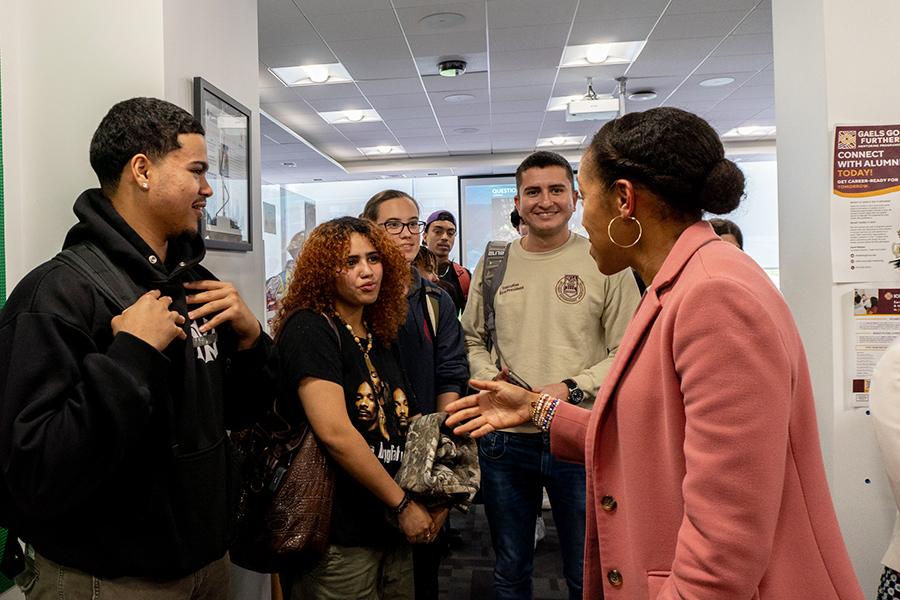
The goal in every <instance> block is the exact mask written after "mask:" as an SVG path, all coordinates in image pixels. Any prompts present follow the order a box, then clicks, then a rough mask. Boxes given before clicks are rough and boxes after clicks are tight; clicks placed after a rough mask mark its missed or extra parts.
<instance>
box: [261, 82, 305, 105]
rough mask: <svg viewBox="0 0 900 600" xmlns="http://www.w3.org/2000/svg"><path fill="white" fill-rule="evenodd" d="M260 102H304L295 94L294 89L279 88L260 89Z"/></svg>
mask: <svg viewBox="0 0 900 600" xmlns="http://www.w3.org/2000/svg"><path fill="white" fill-rule="evenodd" d="M259 101H260V103H262V104H266V103H270V102H303V100H302V99H301V98H300V97H299V96H298V95H297V94H296V92H294V88H289V87H284V86H283V85H282V86H278V87H269V88H260V90H259Z"/></svg>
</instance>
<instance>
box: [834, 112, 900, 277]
mask: <svg viewBox="0 0 900 600" xmlns="http://www.w3.org/2000/svg"><path fill="white" fill-rule="evenodd" d="M833 156H834V160H833V161H832V162H833V169H832V175H833V177H832V193H831V229H832V236H831V239H832V244H831V265H832V273H833V276H834V281H835V282H837V283H840V282H844V283H851V282H862V281H900V125H839V126H837V127H836V128H835V131H834V154H833Z"/></svg>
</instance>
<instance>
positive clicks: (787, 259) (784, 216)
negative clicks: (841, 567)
mask: <svg viewBox="0 0 900 600" xmlns="http://www.w3.org/2000/svg"><path fill="white" fill-rule="evenodd" d="M873 16H874V18H873ZM773 18H774V47H775V100H776V113H777V124H778V163H779V169H778V186H779V203H778V206H779V225H780V229H781V232H782V235H781V242H780V256H781V287H782V290H783V292H784V294H785V297H786V298H787V300H788V303H789V304H790V305H791V308H792V310H793V313H794V317H795V318H796V320H797V324H798V326H799V327H800V333H801V335H802V336H803V340H804V344H805V345H806V351H807V355H808V357H809V363H810V369H811V372H812V376H813V386H814V389H815V393H816V401H817V411H818V418H819V428H820V431H821V433H822V442H823V451H824V454H825V461H826V466H827V468H828V473H829V478H830V483H831V490H832V495H833V497H834V501H835V507H836V509H837V513H838V518H839V519H840V522H841V527H842V530H843V534H844V538H845V540H846V542H847V547H848V550H849V552H850V555H851V558H852V560H853V563H854V566H855V568H856V572H857V574H858V576H859V578H860V582H861V584H862V586H863V591H864V592H865V594H866V596H867V597H873V596H874V593H875V589H876V587H877V580H878V577H879V575H880V572H881V570H882V567H881V565H880V560H881V555H882V554H883V552H884V550H885V549H886V546H887V541H888V537H889V535H890V532H891V521H892V519H893V514H894V507H893V502H892V499H891V497H890V494H889V492H888V490H887V486H886V482H885V477H884V473H883V468H882V466H881V462H880V459H879V457H878V454H877V451H876V448H875V444H874V441H873V434H872V428H871V423H870V419H869V416H868V415H867V413H866V411H865V410H864V409H855V410H854V409H846V408H845V403H844V397H843V395H844V391H843V390H842V385H841V382H842V381H843V378H844V373H843V370H842V366H841V363H842V362H843V359H842V356H843V354H844V352H846V351H850V350H852V346H851V345H850V344H848V341H847V340H845V339H844V335H843V331H842V328H841V326H840V323H841V322H842V315H841V297H842V295H843V294H844V287H846V286H835V285H832V280H831V263H830V251H829V248H830V245H831V223H830V216H829V202H830V198H831V194H830V182H831V177H830V170H829V161H830V154H831V151H830V148H831V144H832V143H833V142H832V136H833V128H834V125H835V124H837V123H860V124H868V123H872V124H875V123H896V122H897V119H898V113H897V107H898V106H900V67H898V63H897V61H895V60H884V58H885V57H893V58H896V57H897V55H898V45H897V31H898V29H900V3H897V2H895V1H893V0H872V1H870V2H867V3H866V5H865V9H864V10H860V6H859V5H858V4H853V3H846V2H839V1H837V0H790V1H786V0H782V1H776V2H773ZM861 287H865V286H861ZM869 287H877V286H869ZM866 479H869V480H870V481H871V483H869V484H867V483H866V482H865V480H866Z"/></svg>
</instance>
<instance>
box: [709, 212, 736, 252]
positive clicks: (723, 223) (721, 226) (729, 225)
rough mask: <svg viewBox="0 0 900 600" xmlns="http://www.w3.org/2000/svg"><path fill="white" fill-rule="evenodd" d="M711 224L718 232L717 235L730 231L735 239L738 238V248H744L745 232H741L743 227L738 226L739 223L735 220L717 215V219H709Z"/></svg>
mask: <svg viewBox="0 0 900 600" xmlns="http://www.w3.org/2000/svg"><path fill="white" fill-rule="evenodd" d="M709 224H710V225H712V228H713V231H715V232H716V235H720V236H721V235H725V234H728V233H730V234H731V235H733V236H734V239H736V240H737V243H738V248H740V249H741V250H743V249H744V234H743V233H741V228H740V227H738V226H737V223H735V222H734V221H729V220H728V219H723V218H721V217H716V218H715V219H709Z"/></svg>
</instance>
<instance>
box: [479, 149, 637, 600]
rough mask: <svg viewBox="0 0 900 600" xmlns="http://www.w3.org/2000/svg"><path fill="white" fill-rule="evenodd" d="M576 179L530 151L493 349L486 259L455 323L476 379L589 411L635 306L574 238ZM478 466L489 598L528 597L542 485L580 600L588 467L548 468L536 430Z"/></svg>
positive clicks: (502, 438) (544, 443)
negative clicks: (499, 381)
mask: <svg viewBox="0 0 900 600" xmlns="http://www.w3.org/2000/svg"><path fill="white" fill-rule="evenodd" d="M573 179H574V178H573V173H572V167H571V166H570V165H569V163H568V161H566V159H565V158H563V157H562V156H560V155H559V154H555V153H553V152H535V153H534V154H532V155H530V156H529V157H527V158H526V159H525V160H524V161H523V162H522V164H521V165H519V168H518V170H517V171H516V187H517V196H516V209H517V210H518V211H519V214H520V216H521V218H522V220H523V221H524V222H525V223H527V225H528V230H529V233H528V235H527V236H525V237H523V238H521V239H518V240H515V241H514V242H512V243H511V245H510V247H509V249H508V250H507V258H506V269H505V272H504V274H503V276H502V280H501V281H500V282H499V285H497V286H495V289H496V294H495V295H494V316H495V322H496V338H495V339H496V346H494V347H491V342H490V334H489V332H487V331H486V330H485V326H484V294H483V290H482V287H483V285H482V271H483V269H484V259H483V258H482V260H481V261H479V263H478V266H477V268H476V269H475V274H474V275H473V277H472V285H471V288H470V291H469V300H468V304H467V305H466V310H465V312H464V313H463V316H462V324H463V330H464V332H465V337H466V346H467V350H468V356H469V366H470V371H471V374H472V378H473V379H493V378H497V377H501V378H502V377H506V369H509V370H511V371H513V372H514V374H515V375H516V376H518V378H519V379H520V380H523V381H524V383H526V384H527V385H529V386H530V387H531V388H532V389H534V390H538V391H542V392H546V393H548V394H550V395H552V396H555V397H557V398H562V399H566V400H568V401H569V402H573V403H583V404H582V405H583V406H588V407H589V406H590V405H591V404H592V402H593V399H594V396H596V394H597V390H598V388H599V387H600V385H601V384H602V382H603V379H604V377H605V376H606V373H607V372H608V371H609V367H610V365H611V363H612V360H613V357H614V355H615V352H616V349H617V348H618V346H619V341H620V340H621V338H622V334H623V333H624V332H625V327H626V326H627V325H628V321H629V320H630V319H631V316H632V314H633V313H634V310H635V308H636V307H637V304H638V301H639V299H640V297H639V293H638V288H637V284H636V282H635V279H634V276H633V275H632V273H631V272H630V271H623V272H621V273H618V274H616V275H613V276H611V277H607V276H605V275H603V274H601V273H600V272H599V271H598V270H597V267H596V265H595V263H594V260H593V259H592V258H591V256H590V254H589V250H590V243H589V242H588V240H586V239H585V238H583V237H581V236H579V235H578V234H576V233H574V232H571V231H570V230H569V221H570V220H571V218H572V214H573V213H574V212H575V203H576V201H577V192H575V191H574V181H573ZM498 273H499V270H498ZM488 348H491V349H490V351H489V350H488ZM498 349H499V350H498ZM479 458H480V461H481V472H482V483H481V489H482V495H483V497H484V503H485V510H486V512H487V517H488V523H489V525H490V529H491V540H492V543H493V546H494V554H495V555H496V563H495V566H494V590H495V597H496V598H498V599H500V598H502V599H506V598H531V597H532V595H533V592H532V583H531V574H532V570H533V560H534V526H535V519H534V516H535V514H537V512H538V510H539V507H540V504H541V497H542V492H541V488H542V487H545V488H546V489H547V493H548V495H549V497H550V504H551V507H552V510H553V520H554V522H555V524H556V527H557V530H558V532H559V537H560V547H561V550H562V559H563V571H564V574H565V578H566V583H567V585H568V588H569V597H570V598H573V599H574V598H581V592H582V555H583V548H584V520H585V504H584V503H585V478H584V467H583V466H582V465H575V464H571V463H565V462H561V461H557V460H556V459H554V458H553V457H552V455H551V454H550V440H549V437H548V436H546V435H544V434H541V433H540V432H539V431H538V430H537V429H536V428H534V427H532V426H531V425H524V426H520V427H515V428H512V429H506V430H501V431H497V432H493V433H490V434H488V435H487V436H485V437H484V438H482V439H481V440H479Z"/></svg>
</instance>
